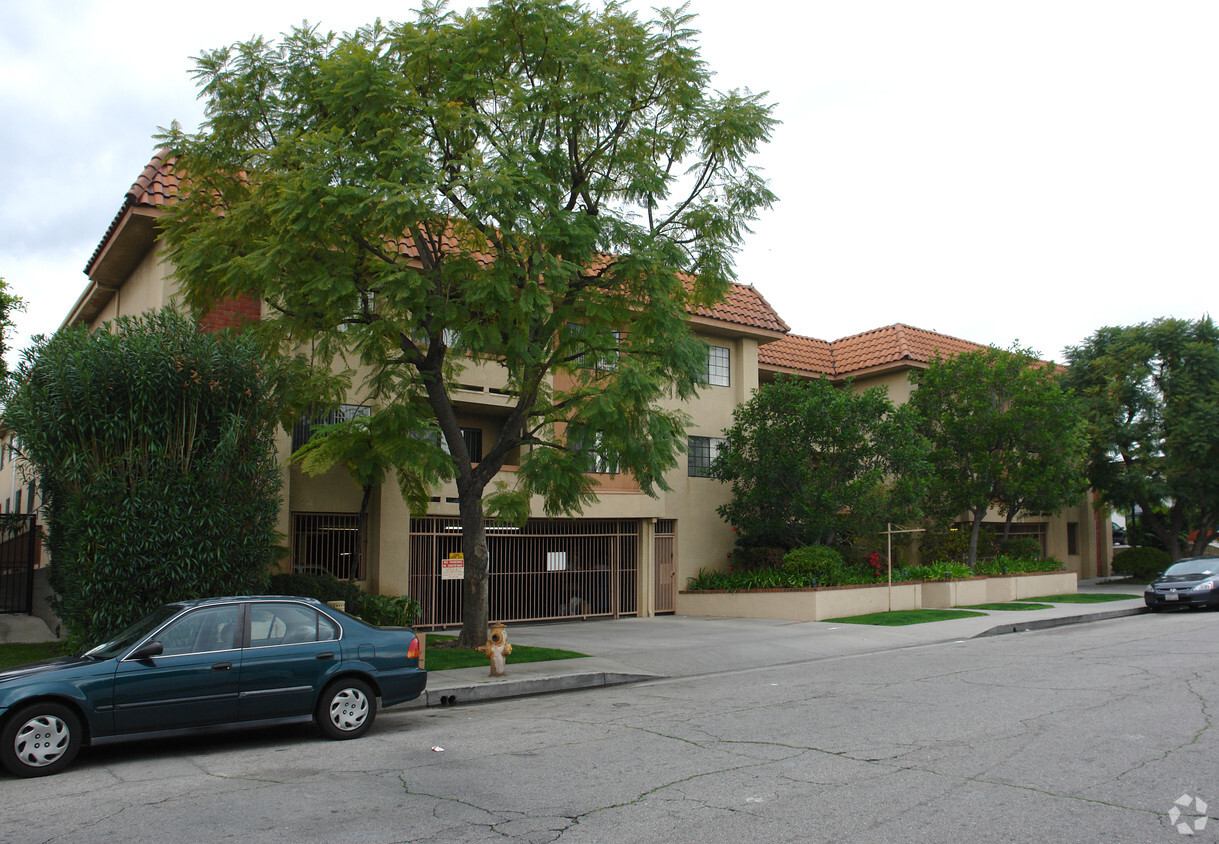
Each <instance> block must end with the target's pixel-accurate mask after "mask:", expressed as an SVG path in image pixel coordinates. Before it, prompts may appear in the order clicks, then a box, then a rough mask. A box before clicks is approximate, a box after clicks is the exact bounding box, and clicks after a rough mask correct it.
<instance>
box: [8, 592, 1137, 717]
mask: <svg viewBox="0 0 1219 844" xmlns="http://www.w3.org/2000/svg"><path fill="white" fill-rule="evenodd" d="M1079 591H1080V592H1109V593H1113V594H1121V595H1129V596H1130V597H1129V599H1128V600H1122V601H1112V602H1106V603H1103V604H1056V605H1055V606H1054V607H1053V608H1052V609H1046V610H1031V611H1017V612H1007V611H992V612H988V613H987V614H986V615H985V616H982V617H977V618H963V619H955V620H952V621H938V622H933V623H930V624H913V625H910V626H907V627H872V626H869V625H861V624H834V623H831V622H824V621H821V622H799V621H782V620H772V619H760V618H694V617H689V616H672V615H666V616H656V617H654V618H622V619H616V620H605V621H565V622H554V623H547V624H513V625H509V628H508V641H509V642H511V643H512V644H517V645H537V646H541V647H548V648H561V649H563V650H568V651H575V652H577V653H583V654H588V656H587V657H586V658H583V659H567V660H559V661H556V662H529V663H522V664H513V663H512V662H511V658H509V663H508V674H507V676H505V677H496V678H492V677H490V676H489V674H490V669H489V667H486V668H481V667H480V668H463V669H460V670H457V671H432V672H430V673H429V676H428V688H427V692H426V693H425V694H424V695H423V696H422V697H420V698H419V699H418V700H417V701H413V702H412V703H410V704H406V706H407V707H411V706H440V705H444V704H449V703H473V702H477V701H485V700H496V699H500V698H509V697H520V696H522V695H532V694H547V693H552V692H561V691H570V690H573V689H588V688H596V687H598V686H612V685H618V684H621V683H632V682H639V681H643V680H654V679H659V678H664V677H692V676H696V675H700V674H714V673H718V672H722V671H739V670H741V669H745V668H757V667H759V666H770V665H784V664H788V663H798V662H808V661H810V660H817V659H827V658H831V657H839V656H850V655H854V654H863V653H871V652H875V651H885V650H893V649H895V648H908V647H918V646H920V645H932V644H937V643H940V642H952V641H959V640H962V639H970V638H973V637H976V636H993V635H999V634H1004V633H1015V632H1023V631H1028V630H1040V629H1045V628H1048V627H1059V626H1062V625H1066V624H1078V623H1081V622H1088V621H1100V620H1103V619H1106V618H1116V617H1120V616H1126V615H1135V614H1137V613H1141V612H1145V611H1146V607H1145V606H1144V604H1143V597H1142V595H1143V587H1142V586H1141V585H1137V584H1136V585H1129V584H1125V583H1122V582H1120V581H1117V582H1112V583H1106V582H1103V581H1087V580H1085V581H1081V582H1080V584H1079ZM1030 600H1032V601H1036V600H1037V599H1035V598H1033V599H1030ZM54 640H55V637H54V635H52V633H51V631H50V630H48V629H47V626H46V624H45V623H44V622H43V621H42V620H41V619H38V618H33V617H31V616H22V615H0V643H4V642H45V641H54Z"/></svg>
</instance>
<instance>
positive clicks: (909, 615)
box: [826, 610, 986, 627]
mask: <svg viewBox="0 0 1219 844" xmlns="http://www.w3.org/2000/svg"><path fill="white" fill-rule="evenodd" d="M985 615H986V613H984V612H969V611H967V610H894V611H893V612H873V613H868V614H867V615H852V616H849V617H847V618H827V619H826V621H833V622H840V623H842V624H873V625H876V626H878V627H902V626H905V625H907V624H926V623H927V622H930V621H951V620H952V619H954V618H978V617H982V616H985Z"/></svg>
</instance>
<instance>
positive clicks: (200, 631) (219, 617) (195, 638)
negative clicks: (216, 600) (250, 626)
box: [157, 604, 241, 656]
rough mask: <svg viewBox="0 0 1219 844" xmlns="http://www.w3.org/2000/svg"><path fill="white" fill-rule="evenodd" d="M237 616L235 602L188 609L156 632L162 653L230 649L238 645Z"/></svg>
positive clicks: (239, 614)
mask: <svg viewBox="0 0 1219 844" xmlns="http://www.w3.org/2000/svg"><path fill="white" fill-rule="evenodd" d="M240 617H241V608H240V607H239V606H238V605H237V604H226V605H225V606H222V607H204V608H203V609H200V610H195V611H194V612H192V613H188V614H187V615H184V616H182V617H181V618H180V619H178V620H177V621H175V622H174V623H173V624H171V625H169V627H166V628H165V629H164V630H162V631H161V632H160V633H158V634H157V641H158V642H160V643H161V647H162V648H164V650H163V651H161V655H162V656H180V655H182V654H205V653H211V652H212V651H227V650H232V649H233V648H235V647H236V646H237V631H238V624H237V622H238V620H239V619H240Z"/></svg>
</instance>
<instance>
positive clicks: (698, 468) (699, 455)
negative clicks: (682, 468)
mask: <svg viewBox="0 0 1219 844" xmlns="http://www.w3.org/2000/svg"><path fill="white" fill-rule="evenodd" d="M725 442H726V440H725V439H724V438H723V437H690V442H689V444H688V448H687V450H686V452H687V453H686V456H687V458H688V467H689V475H690V477H692V478H706V477H709V476H710V474H711V464H712V462H713V461H714V460H715V458H716V457H718V456H719V453H720V449H721V448H722V447H723V445H724V443H725Z"/></svg>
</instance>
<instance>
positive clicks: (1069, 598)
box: [1037, 592, 1141, 604]
mask: <svg viewBox="0 0 1219 844" xmlns="http://www.w3.org/2000/svg"><path fill="white" fill-rule="evenodd" d="M1139 597H1141V596H1140V595H1114V594H1111V593H1109V592H1079V593H1078V594H1075V595H1041V596H1039V597H1038V598H1037V600H1038V601H1050V602H1051V603H1055V604H1103V603H1106V602H1108V601H1133V600H1134V599H1136V598H1139Z"/></svg>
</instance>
